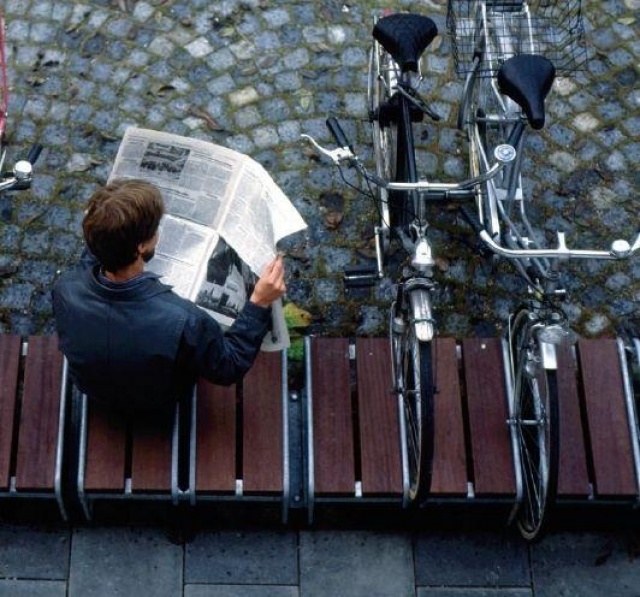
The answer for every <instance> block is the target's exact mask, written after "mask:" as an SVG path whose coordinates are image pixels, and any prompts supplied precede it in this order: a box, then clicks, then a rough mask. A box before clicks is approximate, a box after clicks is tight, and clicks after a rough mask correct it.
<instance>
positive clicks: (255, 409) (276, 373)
mask: <svg viewBox="0 0 640 597" xmlns="http://www.w3.org/2000/svg"><path fill="white" fill-rule="evenodd" d="M282 381H283V380H282V354H281V353H280V352H268V353H265V352H261V353H260V354H259V355H258V358H257V359H256V362H255V363H254V365H253V367H251V369H250V370H249V372H248V373H247V374H246V375H245V377H244V379H243V381H242V421H243V431H242V476H243V490H244V492H245V493H274V492H277V493H281V492H282V490H283V474H282V473H283V471H282V467H283V420H282Z"/></svg>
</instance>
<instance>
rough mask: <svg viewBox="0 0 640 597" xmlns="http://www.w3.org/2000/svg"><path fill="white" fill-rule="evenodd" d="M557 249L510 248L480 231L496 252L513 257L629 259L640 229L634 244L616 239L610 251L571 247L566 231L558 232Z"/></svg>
mask: <svg viewBox="0 0 640 597" xmlns="http://www.w3.org/2000/svg"><path fill="white" fill-rule="evenodd" d="M556 234H557V236H558V247H557V248H556V249H509V248H507V247H503V246H502V245H500V244H499V243H497V242H496V241H495V240H494V239H493V238H491V235H490V234H489V233H488V232H487V230H485V229H484V228H483V229H481V230H480V231H479V236H480V238H481V239H482V241H483V242H484V243H485V244H486V245H487V246H488V247H489V248H490V249H491V250H492V251H493V252H494V253H496V254H498V255H501V256H502V257H508V258H511V259H528V258H547V259H553V258H556V259H608V260H614V259H627V258H629V257H631V256H632V255H633V254H634V253H636V252H637V251H639V250H640V231H639V232H638V234H637V236H636V239H635V240H634V241H633V244H629V242H628V241H626V240H623V239H618V240H614V241H613V242H612V243H611V248H610V249H609V250H608V251H595V250H591V249H569V248H568V247H567V244H566V241H565V235H564V232H557V233H556Z"/></svg>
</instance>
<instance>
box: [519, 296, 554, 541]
mask: <svg viewBox="0 0 640 597" xmlns="http://www.w3.org/2000/svg"><path fill="white" fill-rule="evenodd" d="M510 348H511V355H512V364H513V388H514V407H515V408H514V422H513V424H514V425H515V429H516V433H517V438H518V451H519V453H520V467H521V471H522V480H523V496H522V502H521V504H520V506H519V508H518V513H517V525H518V529H519V531H520V534H521V535H522V536H523V537H524V538H525V539H526V540H527V541H538V540H540V539H541V538H542V537H543V536H544V534H545V532H546V530H547V528H548V522H549V510H550V509H551V507H552V504H553V502H554V500H555V497H556V493H557V487H558V459H559V409H558V379H557V374H556V371H554V370H548V369H544V368H543V367H542V366H541V360H540V344H539V342H538V340H537V339H536V336H535V333H534V331H533V323H532V320H531V318H530V312H529V310H528V309H526V308H523V309H521V310H519V311H518V313H517V314H516V316H515V318H514V325H513V332H512V334H511V339H510Z"/></svg>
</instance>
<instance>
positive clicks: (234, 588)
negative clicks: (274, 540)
mask: <svg viewBox="0 0 640 597" xmlns="http://www.w3.org/2000/svg"><path fill="white" fill-rule="evenodd" d="M299 594H300V593H299V591H298V587H297V586H295V587H283V586H268V585H185V587H184V597H298V595H299Z"/></svg>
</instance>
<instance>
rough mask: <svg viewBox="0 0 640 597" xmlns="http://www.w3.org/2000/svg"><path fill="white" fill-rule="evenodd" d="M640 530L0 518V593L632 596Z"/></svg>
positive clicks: (75, 596) (53, 596)
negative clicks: (230, 526)
mask: <svg viewBox="0 0 640 597" xmlns="http://www.w3.org/2000/svg"><path fill="white" fill-rule="evenodd" d="M639 539H640V537H639V535H638V534H637V532H636V533H635V534H632V533H625V532H619V531H611V532H604V533H603V532H598V533H593V532H579V533H569V532H559V533H554V534H551V535H550V536H548V537H547V538H546V539H545V540H544V541H543V542H542V543H541V544H539V545H536V546H533V547H527V546H526V545H524V544H523V543H522V541H521V540H520V539H519V538H518V537H516V536H515V535H512V534H510V533H507V532H500V531H497V532H484V531H479V532H467V533H460V532H445V531H435V532H423V531H421V532H415V533H411V532H393V531H364V530H355V531H354V530H349V531H347V530H301V531H293V530H287V529H282V530H270V529H264V528H263V529H255V530H218V531H216V530H208V531H200V532H198V533H197V534H196V535H195V537H194V538H193V540H192V541H190V542H188V543H186V544H175V543H173V542H172V541H171V540H170V538H169V537H168V533H167V531H166V530H165V529H163V528H159V527H157V526H154V527H121V526H96V527H85V526H81V527H77V528H73V529H71V530H69V529H66V528H62V527H59V526H43V527H38V526H35V527H22V526H15V525H11V524H4V525H2V526H0V596H1V597H4V596H7V597H9V596H10V597H22V596H29V597H40V596H42V597H45V596H46V597H58V596H60V597H63V596H68V597H101V596H105V597H106V596H113V595H125V596H135V595H137V596H140V597H142V596H146V595H149V596H151V595H153V596H154V597H165V596H167V597H178V596H184V597H205V596H212V597H213V596H214V595H215V596H216V597H254V596H255V597H298V596H299V597H334V596H336V597H375V596H380V597H401V596H407V597H409V596H411V597H414V596H415V597H526V596H534V595H535V596H536V597H547V596H548V597H558V596H560V595H562V596H567V597H568V596H576V597H591V596H592V597H602V596H604V595H608V594H610V595H615V596H616V597H637V596H638V595H640V562H639V561H638V559H637V558H638V556H639V554H640V541H639Z"/></svg>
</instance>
